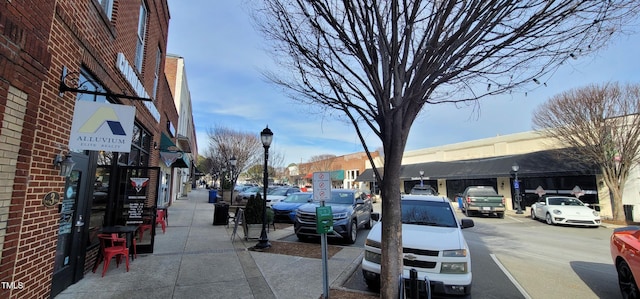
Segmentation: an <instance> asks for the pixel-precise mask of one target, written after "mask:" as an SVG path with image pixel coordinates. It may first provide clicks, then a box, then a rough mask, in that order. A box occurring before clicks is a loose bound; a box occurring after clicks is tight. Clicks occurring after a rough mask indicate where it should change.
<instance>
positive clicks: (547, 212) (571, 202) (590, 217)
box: [531, 195, 601, 227]
mask: <svg viewBox="0 0 640 299" xmlns="http://www.w3.org/2000/svg"><path fill="white" fill-rule="evenodd" d="M531 219H544V220H545V221H546V222H547V224H550V225H555V224H568V225H582V226H591V227H598V226H600V223H601V222H600V212H598V211H596V210H593V209H591V208H589V207H588V205H587V204H585V203H583V202H582V201H580V200H579V199H577V198H575V197H570V196H556V195H545V196H542V197H540V199H538V201H537V202H535V203H534V204H532V205H531Z"/></svg>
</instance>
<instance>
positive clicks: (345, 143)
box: [168, 0, 640, 164]
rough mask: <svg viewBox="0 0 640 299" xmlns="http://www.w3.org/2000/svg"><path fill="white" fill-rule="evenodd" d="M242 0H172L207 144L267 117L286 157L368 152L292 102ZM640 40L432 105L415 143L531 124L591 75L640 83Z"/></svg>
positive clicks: (175, 46) (347, 133)
mask: <svg viewBox="0 0 640 299" xmlns="http://www.w3.org/2000/svg"><path fill="white" fill-rule="evenodd" d="M242 5H243V4H242V2H241V1H204V0H202V1H195V0H184V1H169V6H170V14H171V20H170V25H169V44H168V52H169V53H173V54H176V55H180V56H183V57H184V58H185V63H186V71H187V78H188V79H187V80H188V84H189V88H190V91H191V100H192V103H193V115H194V122H195V125H196V131H197V132H196V134H197V139H198V150H199V151H200V153H201V154H202V153H204V152H205V150H206V148H207V147H208V141H207V139H206V131H207V130H208V129H210V128H213V127H214V126H215V125H217V124H221V125H224V126H227V127H230V128H233V129H236V130H241V131H245V132H255V133H256V135H259V133H260V131H261V130H262V129H263V128H264V127H265V126H266V125H268V126H269V128H271V129H272V131H273V132H274V149H275V150H280V151H282V152H283V154H284V155H285V164H289V163H299V162H301V161H302V162H306V161H308V159H309V158H311V157H312V156H315V155H320V154H335V155H345V154H350V153H355V152H362V151H363V148H362V145H361V144H360V141H359V140H358V138H357V136H356V134H355V131H354V128H353V127H352V126H351V125H350V124H346V123H345V122H344V121H342V120H338V119H337V118H336V117H335V116H332V115H328V114H318V113H317V112H318V111H321V109H320V107H313V106H308V105H304V104H301V103H299V102H296V101H293V100H291V99H290V98H289V97H288V96H287V95H286V94H285V93H284V91H282V90H281V89H280V88H279V87H277V86H274V85H272V84H270V83H268V82H266V81H265V79H264V78H263V76H262V75H261V73H260V71H259V69H260V68H261V67H264V66H272V64H273V62H272V60H271V59H270V57H269V56H268V54H267V53H266V52H264V51H263V50H262V49H263V48H264V46H265V44H264V40H263V38H262V37H261V36H260V35H259V34H258V33H257V32H255V30H254V28H253V26H252V24H251V22H252V21H251V20H250V19H249V16H248V14H247V8H246V7H244V6H242ZM639 48H640V40H639V39H638V38H637V36H630V37H624V36H623V37H620V38H618V39H616V40H614V41H612V43H611V44H610V45H609V47H608V49H606V50H605V51H602V52H600V53H597V54H596V55H593V56H589V57H580V56H579V57H577V59H576V60H571V61H569V62H568V63H567V64H566V65H563V66H561V67H560V69H559V70H558V71H557V72H556V73H555V74H554V75H553V76H552V77H551V78H544V79H542V78H541V79H540V80H541V84H535V83H533V82H532V83H531V85H530V86H527V88H528V90H527V91H526V94H525V93H524V92H522V93H512V94H510V95H502V96H496V97H492V98H486V99H482V100H481V101H480V102H479V104H478V105H479V110H474V108H478V107H474V106H461V107H456V106H454V105H446V104H443V105H436V106H433V105H426V106H425V107H424V109H423V111H422V112H421V113H420V116H419V118H418V119H417V120H416V121H415V123H414V125H413V127H412V129H411V133H410V135H409V139H408V141H407V146H406V149H407V150H415V149H420V148H425V147H432V146H439V145H445V144H451V143H457V142H464V141H469V140H475V139H480V138H488V137H493V136H496V135H506V134H512V133H518V132H524V131H529V130H531V118H532V117H534V115H533V111H534V110H535V108H536V107H537V106H538V105H540V104H542V103H544V102H545V101H546V100H547V99H548V98H549V97H551V96H553V95H555V94H558V93H560V92H562V91H565V90H568V89H571V88H577V87H581V86H585V85H587V84H591V83H604V82H606V81H612V80H619V81H622V82H636V83H637V82H639V81H640V72H638V69H639V67H640V60H638V59H636V58H635V56H634V53H635V51H636V50H637V49H639ZM278 71H286V70H278ZM544 83H546V86H545V85H544ZM332 113H333V115H336V113H338V112H332ZM363 134H364V138H365V140H366V141H367V144H368V146H369V148H370V150H375V149H377V148H378V147H380V146H381V142H380V141H379V140H378V138H377V136H375V135H374V134H373V133H371V132H370V131H369V130H368V129H367V128H363Z"/></svg>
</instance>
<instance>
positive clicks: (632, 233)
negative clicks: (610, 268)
mask: <svg viewBox="0 0 640 299" xmlns="http://www.w3.org/2000/svg"><path fill="white" fill-rule="evenodd" d="M610 247H611V258H612V259H613V264H614V265H615V266H616V270H617V271H618V285H619V286H620V292H621V293H622V297H623V298H640V290H638V279H637V278H636V277H640V226H627V227H620V228H616V229H614V230H613V234H612V235H611V242H610Z"/></svg>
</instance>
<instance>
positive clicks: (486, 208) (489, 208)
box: [482, 207, 491, 211]
mask: <svg viewBox="0 0 640 299" xmlns="http://www.w3.org/2000/svg"><path fill="white" fill-rule="evenodd" d="M482 210H484V211H491V207H482Z"/></svg>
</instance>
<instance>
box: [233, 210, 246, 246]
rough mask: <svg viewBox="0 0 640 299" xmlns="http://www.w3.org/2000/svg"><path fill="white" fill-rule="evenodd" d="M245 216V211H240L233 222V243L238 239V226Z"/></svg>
mask: <svg viewBox="0 0 640 299" xmlns="http://www.w3.org/2000/svg"><path fill="white" fill-rule="evenodd" d="M243 216H244V210H243V209H238V211H237V212H236V215H235V221H233V233H232V234H231V241H233V240H234V239H235V238H236V235H237V234H238V224H239V223H242V218H243Z"/></svg>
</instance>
